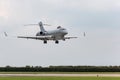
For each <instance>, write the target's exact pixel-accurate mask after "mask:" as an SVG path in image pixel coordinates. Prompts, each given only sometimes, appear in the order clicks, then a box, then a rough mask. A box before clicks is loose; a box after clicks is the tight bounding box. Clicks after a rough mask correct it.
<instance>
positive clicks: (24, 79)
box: [0, 77, 120, 80]
mask: <svg viewBox="0 0 120 80" xmlns="http://www.w3.org/2000/svg"><path fill="white" fill-rule="evenodd" d="M0 80H120V77H0Z"/></svg>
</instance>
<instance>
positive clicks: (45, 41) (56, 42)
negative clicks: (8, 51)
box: [43, 40, 59, 44]
mask: <svg viewBox="0 0 120 80" xmlns="http://www.w3.org/2000/svg"><path fill="white" fill-rule="evenodd" d="M43 43H44V44H47V40H44V41H43ZM55 44H59V41H58V40H56V41H55Z"/></svg>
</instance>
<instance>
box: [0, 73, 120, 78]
mask: <svg viewBox="0 0 120 80" xmlns="http://www.w3.org/2000/svg"><path fill="white" fill-rule="evenodd" d="M11 76H28V77H30V76H52V77H54V76H55V77H120V74H0V77H11Z"/></svg>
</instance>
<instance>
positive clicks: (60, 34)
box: [36, 26, 68, 40]
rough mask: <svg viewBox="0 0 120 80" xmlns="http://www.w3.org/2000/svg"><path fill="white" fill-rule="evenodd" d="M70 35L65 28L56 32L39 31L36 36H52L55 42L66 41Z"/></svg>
mask: <svg viewBox="0 0 120 80" xmlns="http://www.w3.org/2000/svg"><path fill="white" fill-rule="evenodd" d="M67 34H68V31H67V30H66V29H65V28H62V27H60V26H59V27H57V29H56V30H51V31H45V32H41V31H39V32H38V33H37V34H36V36H51V37H53V38H55V40H60V39H62V40H64V36H65V35H67Z"/></svg>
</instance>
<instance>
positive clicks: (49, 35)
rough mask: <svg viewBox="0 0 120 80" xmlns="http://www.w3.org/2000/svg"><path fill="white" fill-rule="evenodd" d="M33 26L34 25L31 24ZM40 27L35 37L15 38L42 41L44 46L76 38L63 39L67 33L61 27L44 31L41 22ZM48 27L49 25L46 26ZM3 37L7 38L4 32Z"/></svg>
mask: <svg viewBox="0 0 120 80" xmlns="http://www.w3.org/2000/svg"><path fill="white" fill-rule="evenodd" d="M33 25H35V24H33ZM38 25H39V27H40V31H39V32H37V33H36V36H32V37H31V36H17V38H26V39H36V40H42V41H43V43H44V44H47V41H48V40H53V41H55V43H56V44H58V43H59V40H63V41H65V40H66V39H71V38H77V37H65V35H67V34H68V31H67V30H66V29H65V28H62V27H61V26H58V27H57V29H55V30H51V31H46V30H45V28H44V27H43V25H47V24H43V23H42V22H39V23H38ZM48 26H49V25H48ZM4 34H5V36H8V35H7V33H6V32H4Z"/></svg>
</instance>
